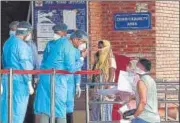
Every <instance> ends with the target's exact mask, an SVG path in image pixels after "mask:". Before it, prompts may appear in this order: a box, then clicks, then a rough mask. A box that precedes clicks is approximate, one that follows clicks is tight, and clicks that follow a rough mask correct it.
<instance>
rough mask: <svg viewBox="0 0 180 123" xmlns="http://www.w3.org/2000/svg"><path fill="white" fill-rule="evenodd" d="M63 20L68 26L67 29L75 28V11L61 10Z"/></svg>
mask: <svg viewBox="0 0 180 123" xmlns="http://www.w3.org/2000/svg"><path fill="white" fill-rule="evenodd" d="M63 22H64V23H65V24H66V25H67V26H68V29H69V30H75V29H76V11H73V10H63Z"/></svg>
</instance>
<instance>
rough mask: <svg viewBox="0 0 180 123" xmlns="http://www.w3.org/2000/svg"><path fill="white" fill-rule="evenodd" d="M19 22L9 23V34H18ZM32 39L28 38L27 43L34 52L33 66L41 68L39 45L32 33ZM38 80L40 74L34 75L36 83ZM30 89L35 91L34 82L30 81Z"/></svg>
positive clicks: (31, 92) (32, 91) (31, 91)
mask: <svg viewBox="0 0 180 123" xmlns="http://www.w3.org/2000/svg"><path fill="white" fill-rule="evenodd" d="M18 24H19V21H13V22H11V23H10V24H9V29H10V31H9V35H10V37H11V36H15V35H16V30H17V26H18ZM30 38H31V39H30V40H27V41H26V43H27V44H28V45H29V46H30V48H31V50H32V52H33V56H32V57H33V67H34V69H39V61H38V51H37V47H36V44H35V43H34V42H33V40H32V33H31V35H30ZM37 81H38V76H37V75H35V76H34V83H37ZM29 90H30V94H31V95H32V94H33V93H34V89H33V87H32V83H29Z"/></svg>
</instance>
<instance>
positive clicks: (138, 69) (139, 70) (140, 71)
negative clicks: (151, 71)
mask: <svg viewBox="0 0 180 123" xmlns="http://www.w3.org/2000/svg"><path fill="white" fill-rule="evenodd" d="M134 72H135V73H137V74H140V75H143V74H146V73H147V72H145V71H143V70H141V69H140V68H138V67H136V68H135V71H134Z"/></svg>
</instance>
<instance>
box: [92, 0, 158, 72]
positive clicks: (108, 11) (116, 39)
mask: <svg viewBox="0 0 180 123" xmlns="http://www.w3.org/2000/svg"><path fill="white" fill-rule="evenodd" d="M137 3H139V2H124V1H123V2H117V1H116V2H89V34H90V40H91V44H90V50H91V51H90V54H91V58H90V61H91V62H93V54H94V53H95V51H96V50H97V42H98V40H102V39H106V40H110V41H111V44H112V49H113V52H114V53H118V54H126V55H129V56H135V55H138V54H139V55H144V56H145V57H147V58H148V59H150V60H152V62H153V69H152V72H153V74H154V75H155V62H156V61H155V40H156V39H155V2H143V3H147V5H148V10H149V12H151V13H152V27H153V28H152V29H151V30H143V31H114V25H113V22H114V20H113V16H114V14H115V13H133V12H136V4H137Z"/></svg>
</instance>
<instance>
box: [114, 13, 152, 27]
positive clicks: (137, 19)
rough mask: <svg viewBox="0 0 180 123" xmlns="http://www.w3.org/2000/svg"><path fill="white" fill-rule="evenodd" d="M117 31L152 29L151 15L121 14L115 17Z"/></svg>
mask: <svg viewBox="0 0 180 123" xmlns="http://www.w3.org/2000/svg"><path fill="white" fill-rule="evenodd" d="M114 29H115V30H142V29H151V14H150V13H119V14H115V15H114Z"/></svg>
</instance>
